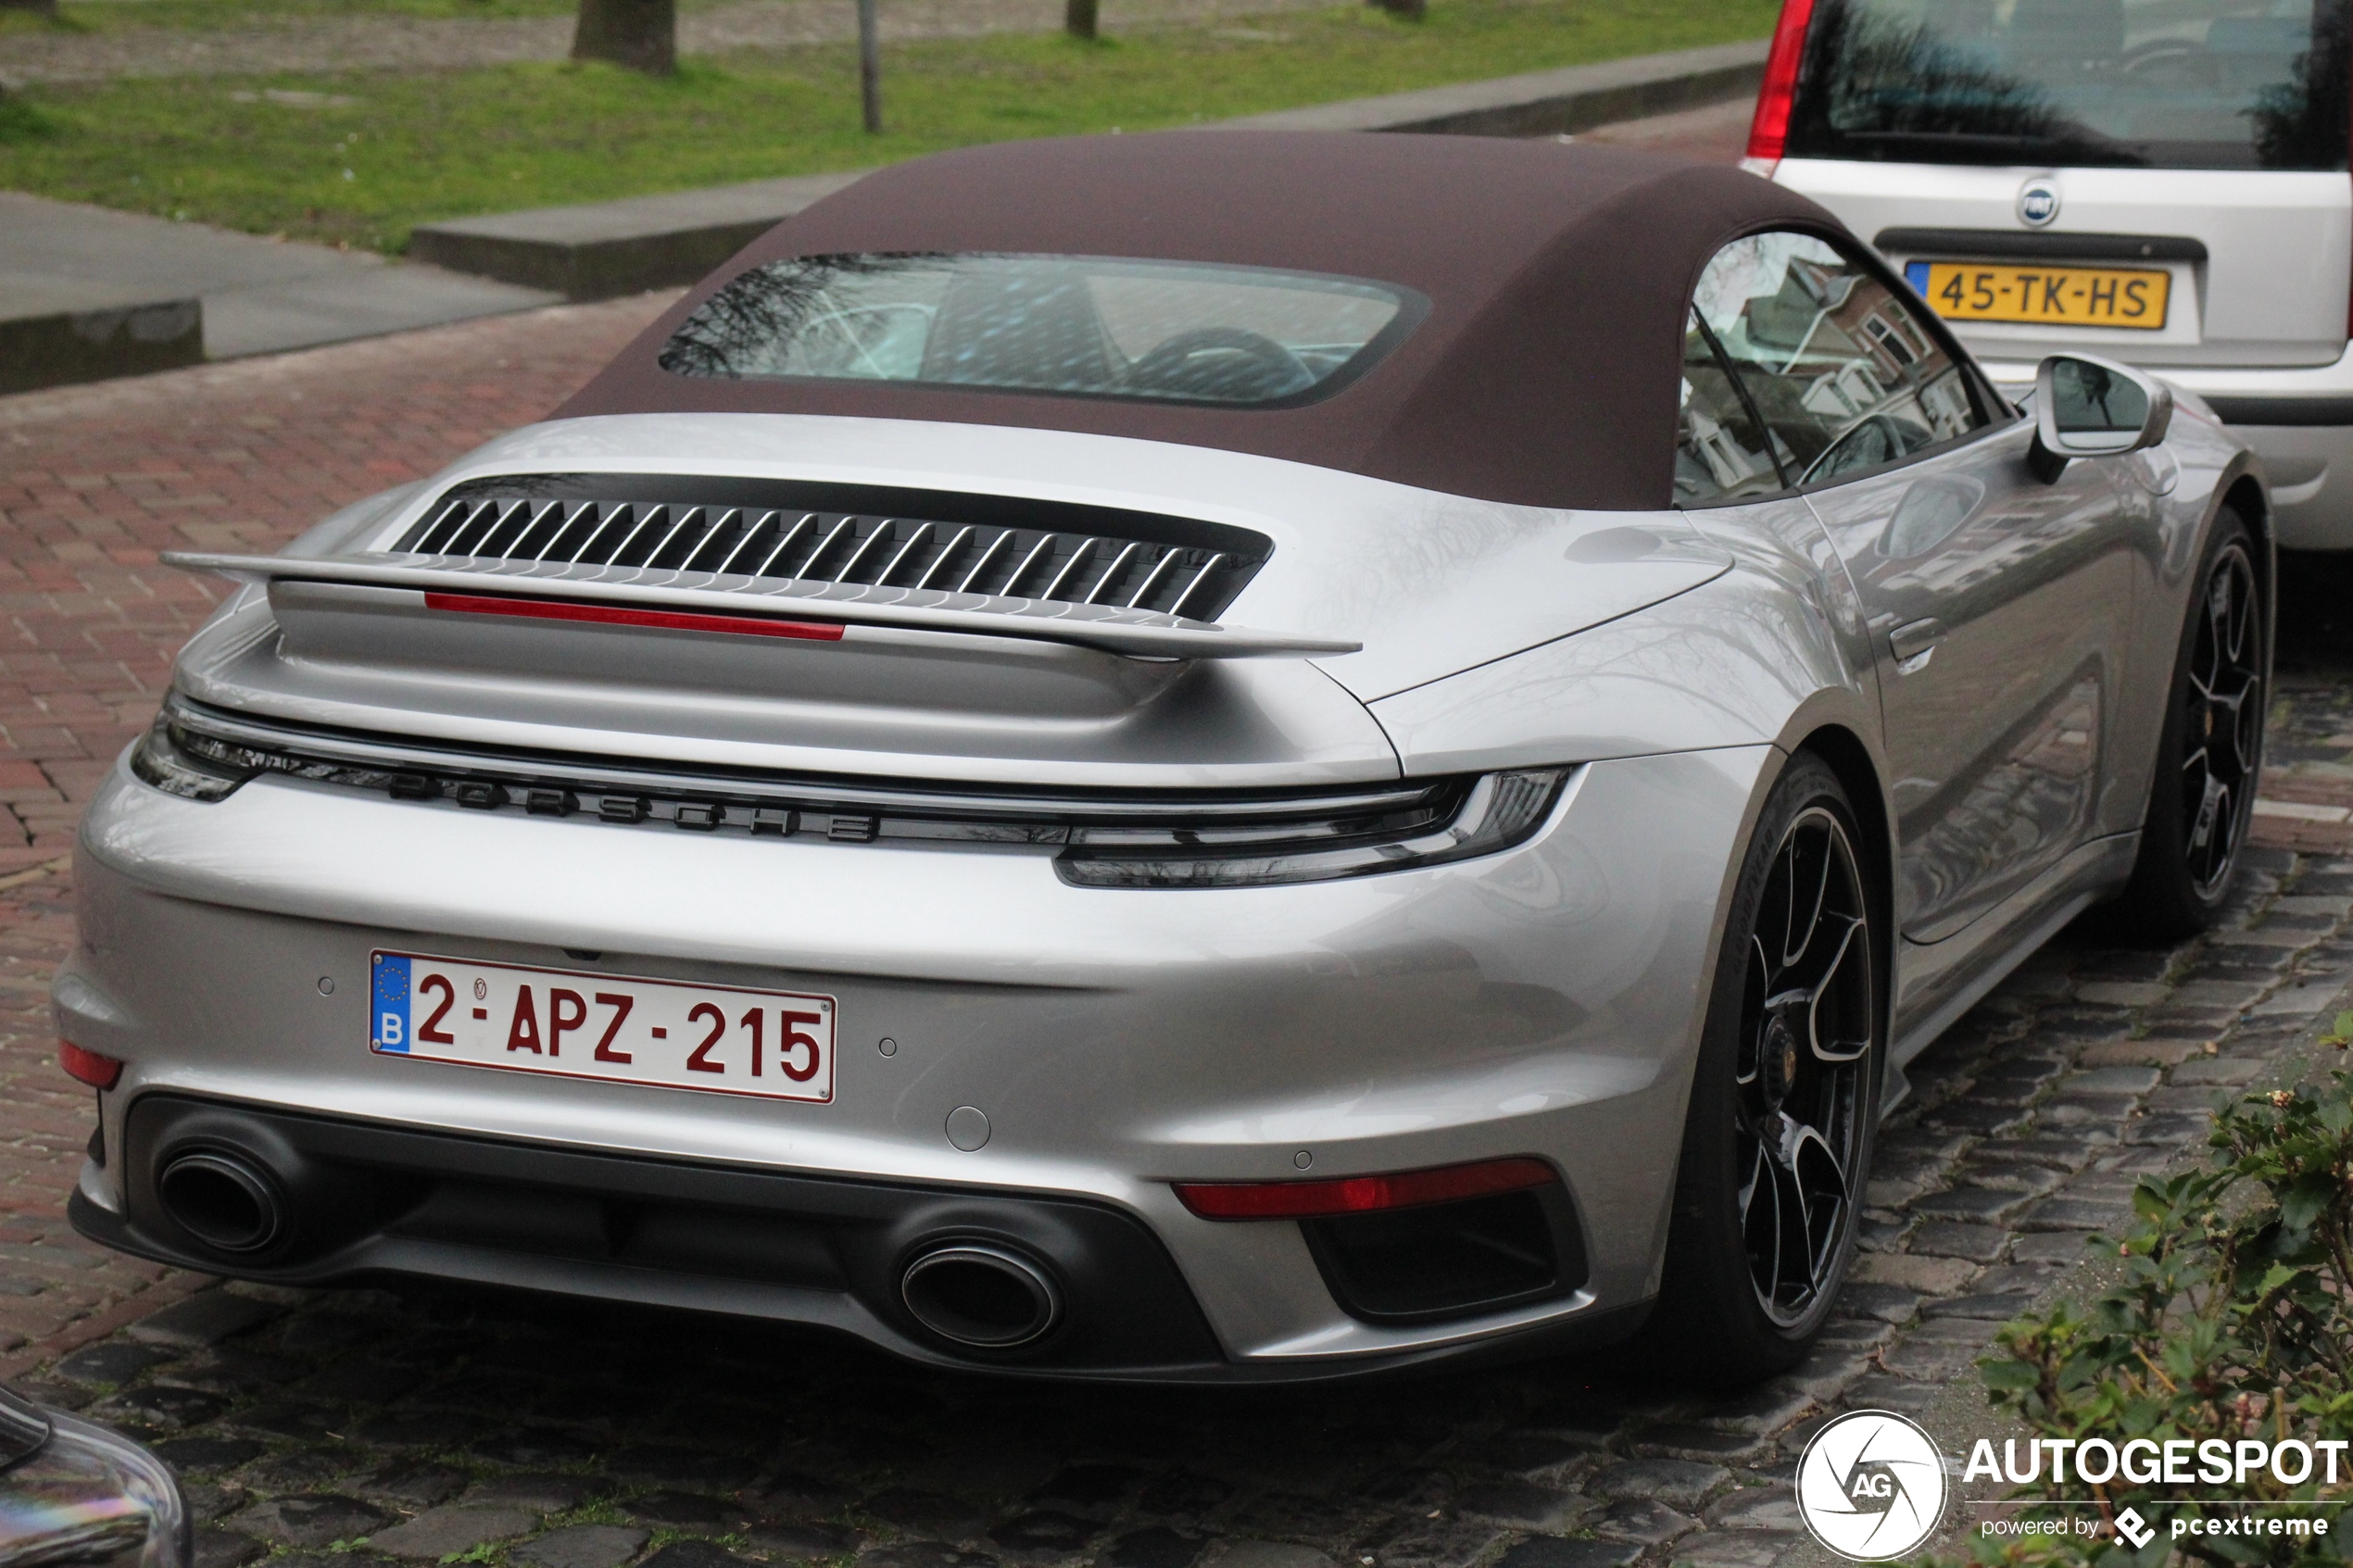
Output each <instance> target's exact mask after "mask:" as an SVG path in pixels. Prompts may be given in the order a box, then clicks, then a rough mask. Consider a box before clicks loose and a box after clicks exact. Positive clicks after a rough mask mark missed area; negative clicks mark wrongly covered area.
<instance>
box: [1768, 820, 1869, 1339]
mask: <svg viewBox="0 0 2353 1568" xmlns="http://www.w3.org/2000/svg"><path fill="white" fill-rule="evenodd" d="M1871 961H1872V955H1871V930H1870V917H1869V909H1868V906H1867V905H1866V904H1865V902H1864V899H1863V878H1862V873H1861V872H1860V871H1859V870H1858V869H1857V867H1856V859H1855V846H1854V844H1853V842H1852V841H1851V840H1850V839H1849V838H1848V837H1847V834H1846V830H1845V828H1844V827H1843V825H1842V824H1841V823H1840V822H1839V820H1838V819H1837V818H1836V817H1835V816H1833V815H1831V812H1830V810H1829V809H1827V808H1824V807H1819V806H1817V807H1813V808H1811V809H1807V810H1806V811H1805V812H1804V813H1803V814H1801V815H1800V816H1799V817H1798V818H1797V820H1796V821H1794V822H1792V823H1791V824H1790V825H1789V827H1788V829H1787V831H1786V832H1785V833H1784V834H1782V837H1781V843H1780V848H1779V849H1777V850H1776V851H1775V853H1774V856H1773V867H1772V871H1771V872H1770V874H1769V875H1768V876H1767V878H1766V881H1765V897H1764V899H1763V901H1762V903H1761V905H1760V907H1759V908H1758V909H1757V912H1756V928H1755V931H1754V932H1753V933H1752V934H1751V935H1750V938H1749V958H1748V976H1747V984H1746V985H1744V986H1743V990H1742V995H1741V1024H1740V1029H1741V1034H1740V1041H1741V1047H1740V1058H1739V1061H1738V1064H1737V1067H1736V1069H1735V1073H1734V1077H1733V1082H1734V1084H1735V1085H1737V1087H1738V1093H1737V1094H1736V1095H1735V1097H1734V1098H1733V1106H1734V1110H1733V1136H1734V1140H1735V1144H1736V1150H1737V1151H1736V1153H1735V1155H1734V1166H1735V1168H1736V1169H1737V1170H1739V1171H1740V1172H1742V1173H1743V1175H1742V1183H1741V1189H1740V1211H1741V1235H1742V1237H1743V1241H1744V1242H1745V1243H1746V1248H1747V1253H1748V1273H1749V1281H1750V1283H1751V1285H1752V1286H1754V1287H1755V1292H1756V1301H1757V1305H1758V1306H1759V1307H1760V1308H1762V1309H1763V1310H1764V1312H1765V1315H1766V1316H1767V1317H1768V1318H1770V1319H1771V1320H1772V1321H1773V1322H1774V1323H1777V1324H1779V1325H1780V1326H1781V1327H1784V1328H1786V1327H1789V1326H1791V1325H1793V1324H1795V1323H1801V1322H1803V1321H1804V1320H1805V1319H1806V1316H1807V1315H1808V1314H1809V1313H1810V1312H1811V1311H1813V1310H1814V1308H1815V1307H1816V1306H1817V1305H1818V1303H1819V1302H1820V1301H1821V1299H1822V1298H1823V1296H1824V1294H1825V1293H1826V1292H1828V1291H1830V1290H1831V1289H1833V1288H1834V1287H1835V1286H1836V1283H1837V1281H1836V1275H1837V1273H1838V1268H1839V1265H1840V1264H1841V1263H1842V1262H1843V1248H1844V1243H1845V1242H1846V1239H1847V1236H1848V1234H1849V1232H1851V1231H1852V1229H1853V1220H1854V1211H1855V1209H1856V1198H1857V1196H1858V1195H1857V1192H1856V1181H1855V1178H1856V1175H1857V1174H1858V1173H1859V1172H1860V1168H1861V1164H1862V1156H1863V1151H1864V1149H1865V1148H1866V1146H1867V1143H1868V1138H1867V1135H1866V1132H1865V1129H1864V1127H1863V1109H1864V1106H1865V1104H1866V1102H1867V1099H1868V1095H1867V1092H1866V1091H1867V1089H1868V1084H1867V1082H1866V1080H1867V1078H1868V1076H1869V1070H1870V1064H1869V1061H1868V1060H1866V1059H1867V1058H1868V1057H1869V1055H1870V1049H1871V1036H1872V1034H1873V1026H1872V1019H1873V1017H1874V1016H1875V1012H1876V999H1875V996H1874V990H1875V987H1874V986H1873V984H1872V973H1871Z"/></svg>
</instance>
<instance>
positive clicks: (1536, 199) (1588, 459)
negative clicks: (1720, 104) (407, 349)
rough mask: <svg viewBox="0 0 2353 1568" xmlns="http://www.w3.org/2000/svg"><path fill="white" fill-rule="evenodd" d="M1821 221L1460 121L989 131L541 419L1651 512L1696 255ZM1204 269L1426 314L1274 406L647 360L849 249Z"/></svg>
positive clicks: (817, 218)
mask: <svg viewBox="0 0 2353 1568" xmlns="http://www.w3.org/2000/svg"><path fill="white" fill-rule="evenodd" d="M1774 223H1791V224H1794V225H1797V226H1801V227H1805V228H1808V229H1818V230H1826V231H1835V230H1836V229H1837V223H1836V220H1833V219H1832V218H1831V216H1830V215H1829V214H1828V213H1826V212H1825V211H1823V210H1822V209H1821V208H1820V207H1816V206H1815V205H1814V204H1813V203H1811V202H1809V201H1807V200H1806V199H1805V198H1804V197H1802V196H1798V195H1794V194H1791V193H1790V192H1787V191H1785V190H1782V189H1780V187H1778V186H1775V185H1772V184H1769V183H1768V182H1765V181H1762V180H1759V179H1757V178H1755V176H1753V175H1750V174H1745V173H1743V172H1741V171H1740V170H1738V169H1730V168H1722V167H1717V166H1712V165H1705V164H1694V163H1687V162H1684V161H1682V160H1680V159H1676V158H1666V157H1653V156H1650V155H1646V154H1642V153H1629V152H1621V151H1617V150H1614V149H1608V148H1600V147H1583V146H1577V145H1574V144H1561V143H1557V142H1517V141H1504V140H1499V139H1494V138H1489V137H1478V136H1407V135H1393V134H1378V135H1367V134H1344V133H1335V134H1301V133H1286V132H1239V131H1235V132H1161V133H1157V134H1153V135H1143V136H1088V137H1079V138H1074V139H1071V140H1066V141H1039V142H1016V143H1005V144H997V145H993V146H986V147H974V148H970V149H967V150H965V151H962V152H953V153H944V154H941V155H939V156H937V157H927V158H922V159H918V160H916V161H914V162H912V163H905V164H900V165H899V166H897V167H895V168H891V169H883V170H880V171H879V172H876V173H874V174H870V175H868V176H866V178H864V179H863V180H861V181H860V182H858V183H857V184H855V185H852V186H850V187H849V189H847V190H845V191H842V192H840V193H839V194H835V195H832V196H828V197H827V198H826V199H824V201H822V202H819V203H817V204H816V205H815V206H813V207H810V208H808V209H807V210H806V211H804V212H802V213H800V214H799V215H798V216H797V217H794V218H791V219H787V220H786V221H785V222H783V223H780V224H778V225H777V226H776V227H775V228H774V229H772V230H770V231H769V232H767V233H766V234H764V235H762V236H761V238H759V239H758V240H755V241H754V242H753V243H752V244H751V245H749V246H747V247H746V248H745V249H744V250H743V251H742V252H741V253H739V254H738V255H737V256H736V257H735V258H734V259H733V260H731V261H729V262H728V263H727V264H726V265H725V266H724V267H722V268H720V269H719V270H718V271H717V272H715V273H713V274H712V275H711V278H710V279H709V280H707V281H705V282H703V283H701V284H699V285H698V286H697V287H696V288H694V289H692V290H690V291H689V292H688V293H687V295H686V298H684V299H683V300H681V301H680V302H679V303H678V305H677V306H676V307H674V308H673V309H672V310H670V311H669V312H668V313H667V314H665V315H664V316H663V317H662V318H661V320H659V321H657V322H655V323H654V325H653V326H652V327H650V328H648V330H647V331H646V332H645V333H644V335H642V336H641V337H639V338H638V339H637V340H636V341H635V342H634V343H632V344H631V345H629V346H628V347H627V348H626V349H624V350H623V352H622V354H621V356H620V358H617V359H615V360H614V361H613V362H612V364H611V365H610V366H609V367H607V368H606V369H605V370H603V371H602V372H601V373H600V374H599V375H598V377H597V378H596V379H595V380H594V381H592V382H590V383H588V385H587V386H586V387H585V388H584V389H582V391H581V392H580V393H579V395H576V396H574V397H573V399H572V400H571V401H570V402H569V403H567V404H565V405H564V406H563V408H560V409H559V410H558V411H557V412H558V416H559V417H566V416H572V415H583V414H634V413H664V412H723V413H800V414H849V415H862V416H868V417H875V418H885V419H908V420H949V421H960V422H964V423H977V424H1004V425H1028V426H1038V427H1044V428H1048V429H1053V430H1073V431H1089V432H1096V433H1102V434H1108V435H1126V436H1138V437H1142V438H1144V439H1146V440H1152V441H1168V442H1178V443H1183V444H1186V445H1196V446H1214V447H1222V448H1227V449H1229V450H1233V451H1238V452H1254V453H1260V454H1264V455H1265V456H1268V457H1275V458H1290V459H1293V460H1295V461H1299V462H1303V463H1314V464H1317V465H1319V466H1322V467H1325V468H1332V469H1343V470H1353V471H1354V472H1358V473H1364V474H1369V475H1373V476H1375V477H1377V478H1381V479H1389V480H1395V481H1398V482H1401V483H1406V484H1414V485H1421V486H1425V487H1427V488H1429V489H1432V490H1442V491H1447V492H1450V493H1452V494H1455V495H1472V496H1478V497H1481V498H1483V499H1488V500H1496V501H1509V502H1517V503H1522V504H1527V505H1531V506H1543V507H1582V508H1603V509H1613V510H1640V509H1650V508H1662V507H1665V506H1667V505H1669V504H1670V497H1671V476H1672V472H1673V456H1674V451H1673V448H1674V441H1675V420H1676V413H1677V403H1678V395H1679V387H1680V374H1681V371H1680V361H1681V353H1682V350H1681V344H1682V336H1683V313H1684V310H1685V307H1686V306H1687V304H1688V302H1689V300H1690V297H1691V290H1692V284H1693V283H1694V282H1696V281H1697V278H1698V275H1699V271H1700V269H1701V268H1703V267H1704V266H1705V265H1706V263H1707V259H1708V257H1710V256H1712V255H1713V254H1714V253H1715V251H1716V248H1717V247H1718V245H1721V244H1723V243H1724V242H1726V241H1728V240H1730V239H1732V238H1734V237H1736V236H1737V235H1739V234H1741V233H1743V232H1749V231H1751V230H1754V229H1756V228H1758V227H1761V226H1766V225H1768V224H1774ZM960 250H976V251H1027V252H1038V253H1047V254H1060V255H1076V256H1118V257H1145V258H1155V259H1162V260H1176V261H1218V262H1231V263H1238V264H1242V265H1248V266H1257V267H1279V268H1291V269H1297V270H1305V271H1312V272H1331V273H1340V274H1344V275H1347V276H1351V277H1358V278H1365V279H1369V280H1372V281H1375V282H1389V283H1402V284H1403V285H1405V286H1406V287H1408V288H1412V289H1416V290H1418V291H1419V292H1420V293H1422V294H1423V295H1427V296H1428V299H1429V301H1430V305H1431V309H1430V313H1429V316H1428V320H1425V321H1423V322H1422V323H1421V325H1420V326H1419V327H1417V328H1416V330H1415V331H1414V332H1412V334H1411V335H1410V336H1408V337H1407V338H1406V339H1405V341H1404V342H1403V343H1402V344H1400V345H1397V347H1396V348H1395V349H1393V350H1392V351H1391V352H1390V355H1389V356H1388V358H1385V359H1383V360H1382V361H1381V362H1380V363H1379V364H1378V365H1377V366H1375V367H1374V368H1373V369H1372V370H1370V371H1369V372H1368V373H1366V374H1365V376H1363V377H1362V378H1361V379H1359V380H1357V381H1355V382H1354V383H1351V384H1349V385H1347V386H1345V387H1343V388H1342V389H1341V390H1340V391H1339V392H1337V393H1335V394H1333V395H1331V396H1329V397H1327V398H1326V399H1324V400H1322V401H1319V402H1314V403H1309V404H1306V405H1304V406H1302V407H1298V408H1201V407H1191V406H1172V405H1165V404H1156V403H1150V402H1144V401H1140V400H1133V401H1131V400H1126V399H1111V398H1090V397H1073V396H1055V395H1041V394H1028V393H1019V392H1002V391H995V390H981V389H968V388H963V387H941V386H925V385H921V384H916V383H906V382H817V381H791V380H775V381H758V380H741V381H734V380H725V379H718V378H707V377H694V376H683V375H676V374H673V373H671V372H669V371H666V370H662V369H661V368H660V366H659V365H657V364H656V362H655V361H656V357H657V356H658V355H659V354H660V353H661V348H662V345H663V344H664V343H666V342H667V341H668V339H669V337H670V334H671V333H672V332H673V331H674V330H675V329H676V328H677V326H678V325H679V323H680V322H681V321H682V320H685V319H686V316H687V314H688V313H689V312H691V311H692V310H693V309H694V307H696V306H698V305H699V304H700V303H701V302H702V301H703V300H704V299H705V298H707V297H708V296H709V295H711V294H712V293H714V292H716V291H717V289H718V288H719V287H721V286H722V285H724V283H725V282H727V281H728V280H730V279H732V278H734V277H735V276H736V274H737V273H739V272H741V271H742V270H744V269H745V268H746V267H748V266H750V265H753V264H755V263H759V262H764V261H774V260H777V259H780V258H784V257H800V256H824V255H835V254H840V253H845V252H857V251H960Z"/></svg>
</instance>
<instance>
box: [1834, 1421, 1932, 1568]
mask: <svg viewBox="0 0 2353 1568" xmlns="http://www.w3.org/2000/svg"><path fill="white" fill-rule="evenodd" d="M1945 1494H1946V1484H1945V1478H1944V1455H1943V1454H1941V1453H1939V1452H1938V1451H1937V1449H1936V1444H1935V1443H1934V1442H1933V1441H1931V1439H1930V1437H1929V1435H1928V1434H1927V1433H1926V1432H1923V1431H1921V1430H1920V1428H1919V1425H1918V1424H1915V1423H1913V1422H1910V1421H1906V1419H1905V1418H1904V1417H1902V1416H1900V1415H1896V1414H1894V1412H1893V1411H1854V1412H1853V1413H1852V1414H1848V1415H1843V1416H1840V1417H1839V1418H1838V1419H1837V1420H1836V1421H1833V1422H1831V1424H1829V1425H1827V1426H1825V1427H1823V1428H1822V1429H1821V1430H1820V1431H1819V1432H1817V1433H1815V1434H1814V1440H1813V1441H1812V1442H1810V1443H1808V1444H1806V1453H1805V1457H1803V1458H1802V1459H1800V1460H1799V1461H1797V1512H1798V1516H1799V1517H1800V1518H1802V1519H1804V1520H1805V1521H1806V1529H1807V1530H1808V1531H1809V1532H1811V1533H1812V1535H1813V1537H1814V1538H1815V1539H1816V1540H1818V1541H1819V1542H1821V1543H1822V1545H1824V1546H1826V1547H1828V1548H1829V1549H1831V1550H1832V1551H1834V1552H1836V1553H1838V1555H1839V1556H1841V1557H1845V1558H1852V1559H1853V1560H1854V1561H1856V1562H1880V1561H1881V1560H1883V1559H1886V1558H1891V1557H1904V1556H1906V1555H1908V1554H1910V1553H1911V1552H1912V1551H1913V1550H1915V1549H1918V1548H1919V1545H1920V1543H1921V1542H1923V1541H1925V1540H1927V1539H1928V1537H1930V1536H1931V1534H1932V1533H1934V1531H1935V1529H1936V1524H1937V1521H1938V1520H1940V1519H1942V1518H1944V1499H1945Z"/></svg>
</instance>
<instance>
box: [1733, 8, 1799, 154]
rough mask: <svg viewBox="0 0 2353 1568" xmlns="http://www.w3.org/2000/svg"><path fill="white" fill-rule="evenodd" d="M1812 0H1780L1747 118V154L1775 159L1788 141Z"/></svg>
mask: <svg viewBox="0 0 2353 1568" xmlns="http://www.w3.org/2000/svg"><path fill="white" fill-rule="evenodd" d="M1813 19H1814V0H1781V19H1780V25H1779V26H1777V27H1775V28H1774V29H1773V48H1772V52H1771V53H1770V54H1768V55H1767V56H1765V84H1764V86H1762V87H1761V88H1759V89H1758V90H1757V94H1756V118H1755V119H1753V120H1751V121H1749V127H1748V156H1749V157H1753V158H1761V159H1764V160H1765V161H1767V162H1768V163H1769V162H1774V161H1777V160H1778V159H1779V158H1780V156H1781V152H1782V149H1784V148H1786V147H1787V146H1788V145H1789V116H1790V107H1791V106H1792V105H1793V104H1794V103H1795V102H1796V101H1797V73H1798V68H1799V67H1801V66H1803V65H1804V64H1805V63H1806V24H1807V23H1808V22H1810V21H1812V20H1813Z"/></svg>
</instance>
